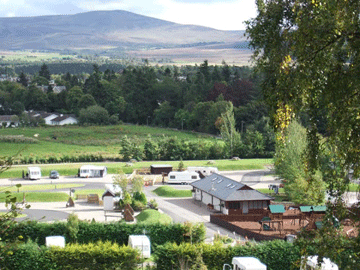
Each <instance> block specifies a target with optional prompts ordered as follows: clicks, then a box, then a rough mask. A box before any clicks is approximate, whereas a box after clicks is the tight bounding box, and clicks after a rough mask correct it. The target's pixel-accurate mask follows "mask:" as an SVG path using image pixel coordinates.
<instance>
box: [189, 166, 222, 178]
mask: <svg viewBox="0 0 360 270" xmlns="http://www.w3.org/2000/svg"><path fill="white" fill-rule="evenodd" d="M187 170H188V171H189V172H197V173H199V175H200V176H201V175H203V176H209V175H212V174H213V173H218V172H219V170H218V168H216V167H188V168H187Z"/></svg>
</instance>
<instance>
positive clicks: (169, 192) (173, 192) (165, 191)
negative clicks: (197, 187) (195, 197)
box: [153, 186, 192, 198]
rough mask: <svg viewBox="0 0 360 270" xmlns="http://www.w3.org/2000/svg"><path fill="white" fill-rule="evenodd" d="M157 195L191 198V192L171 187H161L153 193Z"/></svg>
mask: <svg viewBox="0 0 360 270" xmlns="http://www.w3.org/2000/svg"><path fill="white" fill-rule="evenodd" d="M153 192H154V193H155V194H156V195H158V196H161V197H179V198H180V197H191V196H192V192H191V190H183V189H182V190H178V189H175V188H173V187H170V186H161V187H158V188H157V189H155V190H154V191H153Z"/></svg>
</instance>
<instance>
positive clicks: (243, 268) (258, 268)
mask: <svg viewBox="0 0 360 270" xmlns="http://www.w3.org/2000/svg"><path fill="white" fill-rule="evenodd" d="M232 265H233V270H266V269H267V267H266V265H265V264H263V263H262V262H260V260H259V259H257V258H254V257H234V258H233V259H232Z"/></svg>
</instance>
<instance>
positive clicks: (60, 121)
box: [50, 114, 78, 126]
mask: <svg viewBox="0 0 360 270" xmlns="http://www.w3.org/2000/svg"><path fill="white" fill-rule="evenodd" d="M50 122H51V125H56V126H63V125H73V124H77V123H78V120H77V119H76V118H75V117H74V116H71V115H62V114H61V115H60V116H58V117H56V118H53V119H51V121H50Z"/></svg>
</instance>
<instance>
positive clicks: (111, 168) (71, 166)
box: [0, 159, 273, 178]
mask: <svg viewBox="0 0 360 270" xmlns="http://www.w3.org/2000/svg"><path fill="white" fill-rule="evenodd" d="M183 163H184V166H185V167H189V166H196V167H201V166H213V167H214V166H215V167H217V168H218V169H219V170H220V171H234V170H262V169H264V168H265V166H267V165H270V164H272V163H273V160H272V159H241V160H229V159H223V160H212V162H211V163H209V161H208V160H185V161H183ZM87 164H93V165H99V166H106V167H107V168H108V173H110V174H115V173H118V172H119V170H120V169H121V170H122V171H123V172H124V173H132V172H133V170H135V169H142V168H150V166H151V165H152V164H169V165H172V166H173V169H174V170H176V169H177V167H178V165H179V161H142V162H136V163H132V166H131V167H129V166H128V165H127V163H125V162H98V163H94V162H91V163H87ZM82 165H84V164H82V163H65V164H37V165H36V166H39V167H40V168H41V171H42V175H43V176H48V175H49V174H50V171H51V170H57V171H58V172H59V173H60V175H62V176H65V175H72V176H75V175H77V173H78V169H79V168H80V167H81V166H82ZM28 166H29V165H16V166H13V167H11V168H10V169H9V170H7V171H5V172H3V173H2V174H0V178H21V177H22V171H25V172H26V170H27V167H28ZM30 166H34V165H30Z"/></svg>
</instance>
